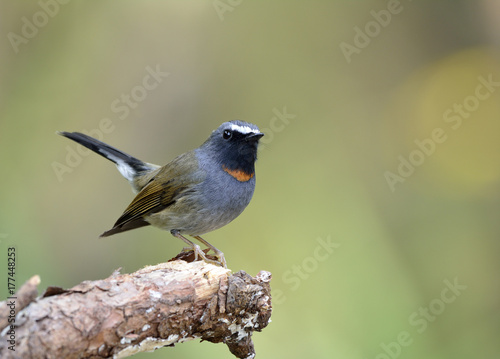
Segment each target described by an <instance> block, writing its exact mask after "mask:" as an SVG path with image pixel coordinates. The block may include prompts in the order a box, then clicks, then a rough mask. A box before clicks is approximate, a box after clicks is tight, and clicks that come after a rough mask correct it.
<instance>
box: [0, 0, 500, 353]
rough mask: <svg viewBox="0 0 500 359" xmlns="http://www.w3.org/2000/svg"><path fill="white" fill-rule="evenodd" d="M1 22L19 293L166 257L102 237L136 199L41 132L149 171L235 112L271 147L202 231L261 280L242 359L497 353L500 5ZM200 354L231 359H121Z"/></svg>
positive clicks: (151, 7)
mask: <svg viewBox="0 0 500 359" xmlns="http://www.w3.org/2000/svg"><path fill="white" fill-rule="evenodd" d="M0 29H1V31H0V34H1V35H2V37H1V38H2V40H1V41H0V61H1V62H0V63H1V66H0V163H1V168H2V186H1V188H0V198H1V200H2V205H1V207H0V250H1V261H0V265H2V268H6V264H5V263H6V255H7V248H8V247H10V246H16V248H17V271H16V276H17V283H18V284H20V283H22V282H24V281H25V280H27V279H28V278H29V277H30V276H32V275H34V274H39V275H40V276H41V279H42V284H41V289H44V288H46V287H47V286H49V285H56V286H62V287H71V286H73V285H76V284H78V283H79V282H81V281H82V280H86V279H89V280H90V279H99V278H104V277H107V276H108V275H110V274H111V273H112V271H113V270H114V269H116V268H118V267H122V268H123V269H122V271H123V272H131V271H135V270H137V269H139V268H141V267H143V266H145V265H148V264H156V263H159V262H163V261H166V260H168V259H169V258H171V257H173V256H175V255H176V254H177V253H178V252H179V251H180V250H181V248H182V247H183V243H182V242H181V241H179V240H177V239H175V238H173V237H172V236H171V235H170V234H169V233H166V232H162V231H160V230H158V229H155V228H144V229H139V230H135V231H131V232H127V233H124V234H120V235H116V236H113V237H110V238H106V239H98V238H97V237H98V235H99V234H100V233H102V232H103V231H104V230H107V229H109V228H111V226H112V224H113V223H114V222H115V220H116V219H117V218H118V217H119V216H120V214H121V213H122V211H123V210H124V209H125V207H126V206H127V205H128V204H129V202H130V201H131V200H132V198H133V194H132V193H131V191H130V188H129V185H128V183H127V182H126V181H125V180H124V179H123V178H122V177H121V176H120V174H119V173H118V172H117V171H116V169H115V167H114V166H113V165H112V163H111V162H109V161H106V160H105V159H103V158H100V157H99V156H97V155H95V154H93V153H92V154H90V155H88V153H87V152H83V151H81V152H79V149H78V147H77V146H76V145H75V144H74V143H72V142H71V141H69V140H67V139H64V138H62V137H59V136H57V135H56V134H55V131H58V130H64V131H87V132H90V134H91V135H94V136H99V137H102V139H103V140H104V141H105V142H107V143H109V144H111V145H112V146H115V147H117V148H119V149H122V150H123V151H125V152H128V153H130V154H132V155H134V156H137V157H138V158H140V159H142V160H145V161H148V162H152V163H157V164H165V163H167V162H168V161H170V160H171V159H173V158H174V157H175V156H176V155H178V154H180V153H182V152H185V151H187V150H189V149H192V148H194V147H197V146H198V145H200V144H201V143H202V142H203V141H204V140H205V139H206V138H207V137H208V135H209V134H210V132H211V131H212V130H213V129H215V128H216V127H217V126H219V125H220V123H222V122H224V121H228V120H232V119H241V120H246V121H249V122H253V123H255V124H257V125H258V126H259V127H260V128H261V129H262V130H263V131H264V132H265V133H266V136H265V137H264V138H263V145H264V146H262V148H261V150H260V152H259V161H258V163H257V188H256V191H255V195H254V198H253V200H252V202H251V204H250V206H249V207H248V208H247V210H246V211H245V212H244V213H243V214H242V215H241V216H240V217H239V218H238V219H236V220H235V221H234V222H233V223H231V224H230V225H228V226H226V227H224V228H222V229H220V230H218V231H215V232H212V233H209V234H207V235H206V236H204V237H205V238H206V239H207V240H208V241H209V242H211V243H213V244H214V245H215V246H217V247H219V248H220V249H221V250H222V251H223V252H224V253H225V255H226V258H227V260H228V265H229V267H230V268H231V269H232V270H233V271H238V270H241V269H243V270H245V271H246V272H248V273H249V274H251V275H255V274H257V273H258V271H259V270H262V269H265V270H268V271H271V272H272V273H273V281H272V283H271V284H272V289H273V295H274V311H273V316H272V320H273V321H272V323H271V324H270V325H269V326H268V327H267V328H266V329H265V330H264V331H263V332H262V333H256V334H255V335H254V342H255V346H256V351H257V355H258V357H259V358H278V357H279V358H304V357H314V358H351V359H358V358H359V359H367V358H376V359H388V358H408V359H410V358H419V359H420V358H428V359H433V358H439V359H441V358H454V359H456V358H475V357H482V358H493V357H498V355H499V353H500V344H499V341H498V337H499V334H500V326H499V323H500V307H499V303H500V282H499V280H498V277H499V273H500V261H499V254H500V244H499V234H500V226H499V219H498V215H499V209H500V208H499V204H500V202H499V200H500V191H499V190H500V136H499V135H500V121H499V119H500V51H499V45H500V3H499V2H496V1H493V0H481V1H479V0H478V1H451V0H449V1H439V2H433V1H409V0H402V1H396V0H388V1H364V2H359V1H358V2H354V1H353V2H348V1H284V0H283V1H268V2H264V1H246V0H239V1H238V0H232V1H230V0H214V1H189V2H188V1H182V2H181V1H141V2H138V1H119V2H118V1H99V2H96V1H92V2H84V1H71V2H68V3H66V2H63V1H62V0H61V1H60V2H56V1H55V0H42V1H40V2H35V1H32V2H2V3H0ZM152 74H154V75H152ZM2 273H4V274H3V275H2V276H3V277H4V278H5V277H6V275H5V272H4V271H2ZM4 278H2V281H1V283H5V282H4ZM0 293H1V294H2V299H4V298H5V296H6V284H5V285H4V284H2V286H1V288H0ZM200 356H203V358H221V357H224V358H230V357H231V354H230V353H229V351H228V349H227V348H226V347H225V346H224V345H222V344H219V345H214V344H210V343H201V344H200V343H199V342H198V341H192V342H188V343H184V344H182V345H178V346H176V347H175V348H167V349H160V350H158V351H156V352H155V353H151V354H141V355H137V358H150V359H152V358H165V357H169V358H188V357H189V358H192V357H200Z"/></svg>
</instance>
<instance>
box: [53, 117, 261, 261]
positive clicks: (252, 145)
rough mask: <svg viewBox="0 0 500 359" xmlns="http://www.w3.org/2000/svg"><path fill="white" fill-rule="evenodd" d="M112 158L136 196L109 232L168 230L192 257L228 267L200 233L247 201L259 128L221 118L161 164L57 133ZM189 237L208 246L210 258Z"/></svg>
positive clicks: (227, 219) (237, 212) (213, 227)
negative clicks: (204, 135)
mask: <svg viewBox="0 0 500 359" xmlns="http://www.w3.org/2000/svg"><path fill="white" fill-rule="evenodd" d="M57 134H59V135H61V136H64V137H67V138H69V139H71V140H73V141H75V142H77V143H79V144H80V145H83V146H85V147H87V148H88V149H90V150H92V151H94V152H95V153H97V154H99V155H101V156H103V157H105V158H107V159H108V160H110V161H111V162H113V163H115V165H116V167H117V168H118V171H119V172H120V173H121V175H122V176H123V177H125V179H127V180H128V182H129V183H130V185H131V186H132V190H133V192H134V193H136V196H135V198H134V199H133V200H132V202H131V203H130V204H129V206H128V207H127V208H126V209H125V211H124V212H123V214H122V215H121V216H120V217H119V218H118V220H117V221H116V222H115V224H114V225H113V227H112V228H111V229H109V230H107V231H105V232H104V233H102V234H101V235H100V237H108V236H111V235H113V234H117V233H122V232H125V231H129V230H132V229H136V228H140V227H144V226H149V225H152V226H154V227H158V228H160V229H163V230H167V231H169V232H170V233H171V234H172V235H173V236H174V237H177V238H179V239H181V240H182V241H184V242H185V243H186V244H187V245H188V246H189V247H190V248H192V250H193V252H194V255H195V260H197V259H198V257H200V258H201V259H202V260H204V261H205V262H207V263H211V264H216V265H219V266H223V267H224V268H227V264H226V260H225V257H224V253H223V252H222V251H220V250H219V249H217V248H216V247H215V246H213V245H211V244H210V243H208V242H207V241H206V240H204V239H203V238H202V237H201V235H203V234H205V233H208V232H211V231H214V230H216V229H219V228H221V227H223V226H225V225H227V224H228V223H230V222H231V221H233V220H234V219H235V218H236V217H238V216H239V215H240V214H241V213H242V212H243V210H244V209H245V208H246V207H247V206H248V204H249V203H250V200H251V199H252V196H253V193H254V189H255V181H256V178H255V162H256V160H257V149H258V144H259V140H260V139H261V138H262V136H264V133H262V132H261V131H260V130H259V128H258V127H257V126H256V125H254V124H252V123H249V122H244V121H240V120H234V121H228V122H224V123H222V124H221V125H220V126H219V127H218V128H217V129H216V130H214V131H213V132H212V133H211V134H210V136H209V137H208V139H207V140H206V141H205V142H204V143H203V144H201V145H200V146H199V147H198V148H196V149H193V150H190V151H188V152H185V153H183V154H181V155H179V156H177V157H175V158H174V159H173V160H172V161H171V162H169V163H167V164H166V165H164V166H159V165H155V164H152V163H148V162H143V161H141V160H139V159H137V158H135V157H133V156H131V155H129V154H127V153H125V152H123V151H120V150H118V149H116V148H114V147H112V146H110V145H108V144H106V143H104V142H101V141H99V140H97V139H95V138H93V137H90V136H88V135H85V134H83V133H80V132H65V131H61V132H57ZM186 235H187V236H190V237H192V238H194V239H196V240H198V241H199V242H201V243H202V244H203V245H205V246H207V247H208V248H209V249H211V250H212V251H213V252H214V254H215V258H217V260H213V259H210V258H208V257H207V256H206V255H205V252H203V251H202V250H201V248H200V246H199V245H198V244H195V243H194V242H193V241H191V240H189V239H187V238H186Z"/></svg>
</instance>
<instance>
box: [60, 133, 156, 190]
mask: <svg viewBox="0 0 500 359" xmlns="http://www.w3.org/2000/svg"><path fill="white" fill-rule="evenodd" d="M57 134H59V135H61V136H64V137H67V138H69V139H71V140H73V141H75V142H78V143H79V144H81V145H82V146H85V147H87V148H88V149H89V150H92V151H94V152H95V153H97V154H99V155H101V156H103V157H106V158H107V159H108V160H110V161H112V162H114V163H115V164H116V167H118V171H120V173H121V174H122V176H123V177H125V178H126V179H127V180H128V181H129V182H130V183H132V184H133V183H134V179H135V177H137V176H138V175H141V174H144V173H147V172H151V171H154V170H156V169H158V168H159V166H157V165H153V164H151V163H146V162H143V161H141V160H139V159H137V158H135V157H132V156H130V155H129V154H126V153H125V152H122V151H120V150H118V149H116V148H114V147H112V146H110V145H108V144H106V143H104V142H101V141H99V140H96V139H95V138H93V137H90V136H87V135H84V134H83V133H80V132H57Z"/></svg>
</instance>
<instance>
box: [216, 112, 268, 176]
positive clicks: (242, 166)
mask: <svg viewBox="0 0 500 359" xmlns="http://www.w3.org/2000/svg"><path fill="white" fill-rule="evenodd" d="M262 136H263V134H262V133H261V132H260V131H259V128H258V127H257V126H255V125H253V124H251V123H247V122H243V121H231V122H225V123H223V124H222V125H221V126H220V127H219V128H218V129H217V130H215V131H214V132H213V133H212V135H211V136H210V138H209V140H208V141H207V142H210V144H211V146H210V147H211V150H212V151H215V152H216V156H217V157H218V158H219V161H220V162H221V164H222V165H224V166H225V167H226V168H228V169H229V170H240V171H243V172H245V173H247V174H253V173H254V170H255V166H254V165H255V161H256V160H257V146H258V144H259V139H260V138H261V137H262Z"/></svg>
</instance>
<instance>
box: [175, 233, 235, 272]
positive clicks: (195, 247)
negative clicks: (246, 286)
mask: <svg viewBox="0 0 500 359" xmlns="http://www.w3.org/2000/svg"><path fill="white" fill-rule="evenodd" d="M170 233H171V234H172V235H173V236H174V237H177V238H179V239H181V240H182V241H184V242H185V243H186V244H188V245H189V246H190V247H191V248H193V252H194V258H195V260H198V257H200V258H201V259H203V260H204V261H205V262H207V263H210V264H214V265H221V264H222V265H223V266H224V268H227V267H226V266H225V264H226V261H225V260H224V262H219V261H215V260H213V259H208V258H207V256H205V253H203V251H202V250H201V248H200V246H199V245H197V244H194V243H193V242H191V241H190V240H189V239H187V238H186V237H184V236H183V235H182V234H180V232H179V231H178V230H175V229H174V230H171V231H170ZM202 243H203V242H202ZM209 247H211V246H209ZM219 252H220V251H219ZM223 258H224V257H223Z"/></svg>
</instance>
